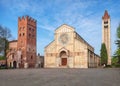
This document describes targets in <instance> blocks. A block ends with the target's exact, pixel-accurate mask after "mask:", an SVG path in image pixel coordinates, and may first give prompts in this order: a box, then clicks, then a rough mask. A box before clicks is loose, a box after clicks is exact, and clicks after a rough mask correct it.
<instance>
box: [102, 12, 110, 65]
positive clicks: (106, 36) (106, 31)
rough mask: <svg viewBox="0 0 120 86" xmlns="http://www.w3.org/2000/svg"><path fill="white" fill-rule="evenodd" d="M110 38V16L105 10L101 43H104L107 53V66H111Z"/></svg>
mask: <svg viewBox="0 0 120 86" xmlns="http://www.w3.org/2000/svg"><path fill="white" fill-rule="evenodd" d="M110 42H111V37H110V16H109V14H108V12H107V10H105V13H104V16H103V17H102V43H105V45H106V48H107V53H108V65H111V43H110Z"/></svg>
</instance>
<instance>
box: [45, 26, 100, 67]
mask: <svg viewBox="0 0 120 86" xmlns="http://www.w3.org/2000/svg"><path fill="white" fill-rule="evenodd" d="M99 65H100V58H99V56H98V55H96V54H95V53H94V48H93V47H92V46H91V45H90V44H88V43H87V42H86V41H85V40H84V39H83V38H82V37H81V36H80V35H79V34H78V33H77V32H76V31H75V29H74V28H73V27H71V26H69V25H66V24H64V25H61V26H60V27H58V28H57V29H56V30H55V35H54V40H53V41H52V42H51V43H50V44H48V45H47V46H46V47H45V57H44V67H45V68H91V67H98V66H99Z"/></svg>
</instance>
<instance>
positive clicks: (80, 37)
mask: <svg viewBox="0 0 120 86" xmlns="http://www.w3.org/2000/svg"><path fill="white" fill-rule="evenodd" d="M75 33H77V32H76V31H75ZM77 34H78V33H77ZM78 36H79V37H80V38H81V39H82V40H83V41H84V42H85V43H86V44H87V45H89V46H90V47H91V48H93V49H94V47H92V45H90V44H89V43H88V42H87V41H85V40H84V39H83V37H81V36H80V35H79V34H78Z"/></svg>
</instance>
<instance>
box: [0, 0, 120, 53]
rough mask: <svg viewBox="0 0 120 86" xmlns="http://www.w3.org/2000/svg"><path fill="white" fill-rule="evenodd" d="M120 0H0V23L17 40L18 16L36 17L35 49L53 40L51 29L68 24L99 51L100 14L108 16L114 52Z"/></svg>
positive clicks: (40, 51)
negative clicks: (105, 13)
mask: <svg viewBox="0 0 120 86" xmlns="http://www.w3.org/2000/svg"><path fill="white" fill-rule="evenodd" d="M119 4H120V0H116V1H114V0H0V25H2V26H4V27H8V28H10V29H11V33H12V38H11V40H13V39H17V23H18V17H19V16H24V15H29V16H31V17H33V18H34V19H36V20H37V52H38V53H40V54H41V55H44V47H45V46H46V45H48V44H49V43H50V42H51V41H52V40H53V39H54V30H55V29H56V28H57V27H59V26H61V25H62V24H68V25H70V26H72V27H74V28H75V29H76V31H77V32H78V33H79V34H80V35H81V36H82V37H83V38H84V39H85V40H86V41H87V42H88V43H89V44H90V45H92V46H93V47H94V48H95V53H97V54H98V55H99V54H100V48H101V40H102V16H103V15H104V11H105V10H108V13H109V14H110V17H111V48H112V55H113V54H114V52H115V49H116V45H115V44H114V42H115V40H116V29H117V27H118V25H119V23H120V10H119V9H120V5H119Z"/></svg>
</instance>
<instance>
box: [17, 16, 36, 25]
mask: <svg viewBox="0 0 120 86" xmlns="http://www.w3.org/2000/svg"><path fill="white" fill-rule="evenodd" d="M26 20H27V22H31V23H34V24H36V20H35V19H33V18H32V17H30V16H28V15H27V16H22V17H18V21H26Z"/></svg>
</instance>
